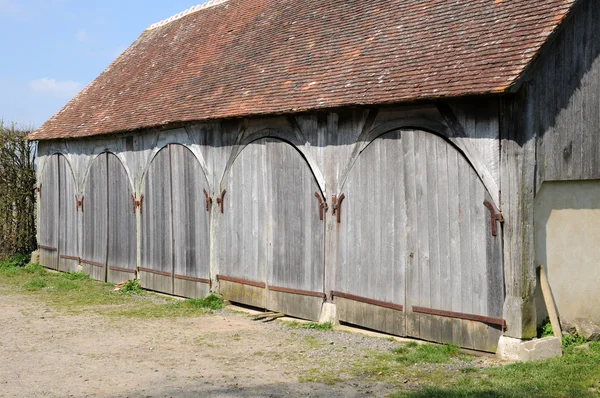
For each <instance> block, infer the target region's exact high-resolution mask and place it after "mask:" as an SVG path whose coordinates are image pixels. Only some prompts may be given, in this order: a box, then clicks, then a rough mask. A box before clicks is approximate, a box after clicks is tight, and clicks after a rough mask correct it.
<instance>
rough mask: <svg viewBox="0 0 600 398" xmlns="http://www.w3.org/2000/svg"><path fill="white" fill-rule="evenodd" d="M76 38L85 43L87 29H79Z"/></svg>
mask: <svg viewBox="0 0 600 398" xmlns="http://www.w3.org/2000/svg"><path fill="white" fill-rule="evenodd" d="M0 1H1V0H0ZM75 38H76V39H77V41H78V42H80V43H85V42H86V41H88V34H87V31H86V30H85V29H79V31H77V33H76V34H75Z"/></svg>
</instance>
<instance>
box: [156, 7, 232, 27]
mask: <svg viewBox="0 0 600 398" xmlns="http://www.w3.org/2000/svg"><path fill="white" fill-rule="evenodd" d="M227 1H228V0H210V1H207V2H206V3H202V4H198V5H197V6H194V7H192V8H188V9H187V10H185V11H183V12H180V13H179V14H175V15H173V16H172V17H170V18H167V19H163V20H162V21H160V22H157V23H153V24H152V25H150V26H148V27H147V28H146V30H152V29H156V28H160V27H161V26H164V25H166V24H168V23H170V22H173V21H176V20H178V19H181V18H183V17H185V16H186V15H189V14H192V13H194V12H197V11H200V10H205V9H207V8H210V7H214V6H218V5H219V4H223V3H226V2H227Z"/></svg>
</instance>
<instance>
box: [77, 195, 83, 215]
mask: <svg viewBox="0 0 600 398" xmlns="http://www.w3.org/2000/svg"><path fill="white" fill-rule="evenodd" d="M84 199H85V196H82V197H81V200H79V198H78V197H77V195H75V211H77V212H78V211H79V208H80V207H81V212H82V213H83V200H84Z"/></svg>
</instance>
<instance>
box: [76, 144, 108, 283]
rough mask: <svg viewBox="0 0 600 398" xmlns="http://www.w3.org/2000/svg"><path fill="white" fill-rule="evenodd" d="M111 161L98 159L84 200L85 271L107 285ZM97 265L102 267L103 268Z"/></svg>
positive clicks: (88, 178)
mask: <svg viewBox="0 0 600 398" xmlns="http://www.w3.org/2000/svg"><path fill="white" fill-rule="evenodd" d="M107 165H108V160H107V155H106V154H105V153H104V154H101V155H99V156H98V157H97V158H96V159H95V160H94V161H93V162H92V164H91V165H90V169H89V172H88V176H87V178H86V181H85V189H84V200H83V215H82V217H83V228H82V231H81V232H82V235H83V239H82V242H83V247H82V248H81V258H82V262H81V265H82V269H83V272H85V273H86V274H88V275H89V276H90V277H91V278H92V279H95V280H98V281H102V282H105V281H106V274H107V267H106V256H107V249H108V246H107V245H108V242H107V239H108V198H107V192H108V189H109V187H108V169H107V167H108V166H107ZM94 264H102V267H98V266H95V265H94Z"/></svg>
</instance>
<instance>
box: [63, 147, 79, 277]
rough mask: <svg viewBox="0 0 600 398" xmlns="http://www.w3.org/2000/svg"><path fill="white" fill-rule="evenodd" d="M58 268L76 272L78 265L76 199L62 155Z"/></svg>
mask: <svg viewBox="0 0 600 398" xmlns="http://www.w3.org/2000/svg"><path fill="white" fill-rule="evenodd" d="M58 180H59V182H58V187H59V192H58V202H59V210H58V216H59V228H58V270H59V271H63V272H76V271H77V270H78V267H79V253H78V246H79V245H78V241H77V239H78V232H77V212H78V208H77V204H76V203H77V199H81V198H79V197H78V196H77V195H76V192H77V191H76V190H75V180H74V176H73V171H72V170H71V166H70V165H69V163H68V162H67V160H66V159H65V157H64V156H58Z"/></svg>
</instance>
